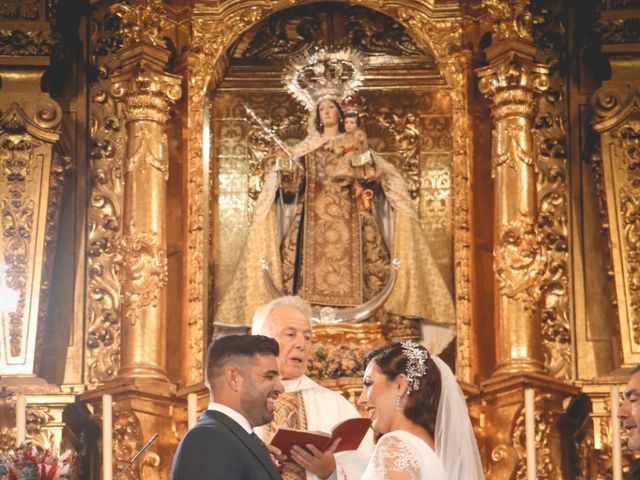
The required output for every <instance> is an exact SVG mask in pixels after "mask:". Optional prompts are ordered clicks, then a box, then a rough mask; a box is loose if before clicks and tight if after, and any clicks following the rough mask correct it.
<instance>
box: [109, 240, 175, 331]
mask: <svg viewBox="0 0 640 480" xmlns="http://www.w3.org/2000/svg"><path fill="white" fill-rule="evenodd" d="M118 250H119V252H120V255H121V269H120V271H119V277H120V282H121V283H122V286H123V288H122V304H123V306H124V307H125V309H124V311H125V312H126V313H125V315H126V316H127V318H128V319H129V321H130V322H131V324H132V325H135V323H136V322H137V320H138V318H139V313H140V310H143V309H145V308H147V307H156V306H157V305H158V299H159V298H160V293H161V290H162V288H164V286H165V285H166V284H167V275H168V270H167V256H166V253H165V251H164V250H163V249H162V248H161V247H160V241H159V239H158V236H157V235H156V234H154V233H148V232H134V233H131V234H129V235H126V236H124V237H123V238H121V239H120V242H119V249H118Z"/></svg>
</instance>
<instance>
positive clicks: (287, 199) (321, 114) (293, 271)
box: [215, 49, 455, 351]
mask: <svg viewBox="0 0 640 480" xmlns="http://www.w3.org/2000/svg"><path fill="white" fill-rule="evenodd" d="M362 69H363V61H362V58H361V57H360V55H359V54H358V53H357V52H354V51H352V50H341V51H337V52H330V51H327V50H324V49H321V50H318V51H316V52H314V53H313V54H307V55H304V56H301V57H298V58H296V59H294V60H293V61H291V62H290V63H289V65H288V67H287V69H286V74H285V82H286V84H287V87H288V90H289V91H290V92H291V93H292V94H293V95H294V97H295V98H296V99H298V100H299V101H301V102H302V104H303V105H304V107H305V108H306V109H307V110H308V111H309V120H308V134H307V136H306V138H305V139H304V140H302V141H301V142H300V143H298V144H297V145H295V146H294V147H293V148H291V149H287V151H283V150H282V149H280V151H279V155H280V160H279V161H278V162H276V166H275V167H274V168H273V169H272V170H271V171H270V172H269V173H268V174H267V175H266V177H265V180H264V184H263V188H262V191H261V193H260V196H259V198H258V200H257V202H256V206H255V209H254V212H253V218H252V223H251V226H250V227H249V232H248V237H247V241H246V244H245V248H244V252H243V254H242V255H241V257H240V258H241V259H240V261H239V264H238V266H237V268H236V270H235V273H234V277H233V280H232V282H231V284H230V287H229V288H228V289H227V291H226V292H225V293H224V295H223V297H222V301H221V303H220V305H219V306H218V308H217V311H216V315H215V324H216V325H219V326H227V327H234V326H235V327H240V326H247V327H249V326H251V319H252V317H253V314H254V312H255V310H256V308H258V307H259V306H260V305H263V304H265V303H267V302H269V301H270V300H272V299H273V289H269V288H268V286H267V284H265V281H264V279H263V275H262V271H261V260H262V261H264V259H266V263H267V264H268V265H269V268H270V273H271V277H272V279H273V283H274V284H275V286H276V287H277V289H279V291H281V292H282V293H283V294H292V295H299V296H301V297H302V298H303V299H304V300H306V301H307V302H308V303H310V304H311V305H312V306H316V307H338V308H345V309H349V308H354V307H358V306H359V305H362V304H363V303H365V302H368V301H370V300H371V299H373V298H375V297H380V295H381V292H382V291H383V290H385V289H386V290H387V292H386V293H385V298H384V304H383V306H382V308H383V310H384V311H386V312H389V313H392V314H396V315H400V316H404V317H411V318H419V319H421V320H422V322H423V325H425V326H428V325H432V326H433V325H440V326H441V328H437V327H436V328H431V329H430V330H431V331H430V332H424V331H423V334H424V335H427V336H428V337H430V341H429V342H428V344H429V346H430V347H431V348H432V351H434V350H435V351H438V350H440V349H441V348H444V346H446V344H447V343H449V341H450V340H451V339H452V338H453V335H454V334H455V333H454V329H453V328H452V326H453V325H454V322H455V312H454V306H453V301H452V296H451V293H450V292H449V290H448V288H447V286H446V284H445V282H444V279H443V278H442V275H441V274H440V271H439V270H438V268H437V266H436V264H435V261H434V259H433V256H432V254H431V251H430V249H429V246H428V242H427V239H426V236H425V232H424V230H423V228H422V226H421V223H420V219H419V216H418V212H417V210H416V208H415V205H414V203H413V201H412V199H411V197H410V195H409V193H408V190H407V187H406V184H405V182H404V180H403V178H402V175H401V174H400V173H399V172H398V170H397V169H396V168H395V167H394V166H393V165H392V164H391V163H389V162H387V161H386V160H385V159H383V158H382V156H380V155H378V154H376V153H375V152H372V151H370V152H368V155H369V157H368V158H369V161H370V163H371V166H373V170H374V171H375V174H374V175H373V176H371V177H369V178H367V179H366V180H364V181H363V180H359V181H351V182H349V181H346V182H345V181H344V180H342V179H340V180H339V181H338V180H337V176H338V174H339V173H340V174H342V173H343V172H344V153H338V150H336V151H335V152H334V149H333V148H332V145H333V143H334V142H335V141H336V140H338V139H339V138H340V136H342V135H344V113H343V110H342V108H341V103H340V102H341V100H343V99H344V98H345V97H347V96H349V95H352V94H353V93H354V91H355V89H356V88H357V87H358V86H360V85H361V76H362ZM287 159H288V160H289V161H288V162H287V161H285V160H287ZM283 165H284V166H283ZM363 191H365V192H366V193H367V194H368V198H369V199H370V202H363V201H361V198H360V197H361V195H362V192H363ZM392 260H394V262H395V261H396V260H397V262H395V263H399V268H398V271H397V274H396V275H395V279H394V280H395V281H394V282H393V284H390V283H389V281H390V277H391V263H392ZM442 327H444V328H442ZM423 330H424V329H423ZM434 336H435V337H437V338H434Z"/></svg>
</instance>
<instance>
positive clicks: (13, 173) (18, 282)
mask: <svg viewBox="0 0 640 480" xmlns="http://www.w3.org/2000/svg"><path fill="white" fill-rule="evenodd" d="M24 122H25V120H24V117H21V116H18V115H17V114H15V112H14V114H10V113H8V114H6V115H5V116H4V117H3V118H2V124H1V125H0V127H1V130H2V131H4V132H5V133H9V134H8V135H6V137H5V140H4V141H3V142H2V144H0V184H3V186H4V188H6V190H5V192H6V193H4V195H2V196H3V197H4V198H0V222H1V223H0V227H1V229H2V236H3V243H4V255H3V257H4V258H3V259H2V260H3V263H4V264H5V265H6V267H7V270H6V282H7V285H8V286H9V287H10V288H13V289H15V290H17V291H19V292H21V294H20V300H19V303H18V309H17V311H16V312H12V313H9V319H10V320H9V350H10V354H11V356H12V357H17V356H19V355H21V354H22V353H23V352H22V345H23V329H24V316H25V303H24V302H25V298H24V292H25V289H26V286H27V282H28V275H29V270H30V265H29V251H30V244H31V242H32V236H33V218H34V212H35V203H34V200H33V199H32V198H30V195H29V191H28V183H30V182H31V181H32V169H33V168H34V162H35V161H36V160H35V159H34V147H35V146H37V145H40V144H42V142H40V141H37V140H35V139H33V138H32V137H30V136H29V135H27V134H26V128H25V123H24Z"/></svg>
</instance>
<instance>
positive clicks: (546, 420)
mask: <svg viewBox="0 0 640 480" xmlns="http://www.w3.org/2000/svg"><path fill="white" fill-rule="evenodd" d="M534 418H535V422H534V423H535V444H536V478H537V479H541V480H543V479H555V478H559V477H558V476H559V474H560V467H559V465H554V462H553V459H552V458H551V451H552V448H551V446H550V443H549V442H550V439H551V435H552V433H553V427H554V425H555V420H556V419H555V414H554V413H553V412H552V411H551V410H550V409H549V405H547V401H546V400H545V399H544V397H537V398H536V401H535V406H534ZM511 443H512V445H513V446H514V448H515V450H516V452H517V453H518V464H517V466H516V470H515V475H514V477H513V478H515V479H517V480H526V478H527V458H526V431H525V416H524V407H523V408H520V409H519V410H518V413H517V414H516V419H515V422H514V423H513V427H512V431H511Z"/></svg>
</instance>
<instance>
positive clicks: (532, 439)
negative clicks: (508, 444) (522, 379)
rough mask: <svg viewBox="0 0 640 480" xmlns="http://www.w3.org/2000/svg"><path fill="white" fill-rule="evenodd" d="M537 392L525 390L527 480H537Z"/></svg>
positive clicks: (531, 389) (530, 389)
mask: <svg viewBox="0 0 640 480" xmlns="http://www.w3.org/2000/svg"><path fill="white" fill-rule="evenodd" d="M535 400H536V392H535V390H534V389H533V388H525V390H524V425H525V435H526V436H525V438H526V443H527V480H536V473H537V471H536V413H535Z"/></svg>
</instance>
